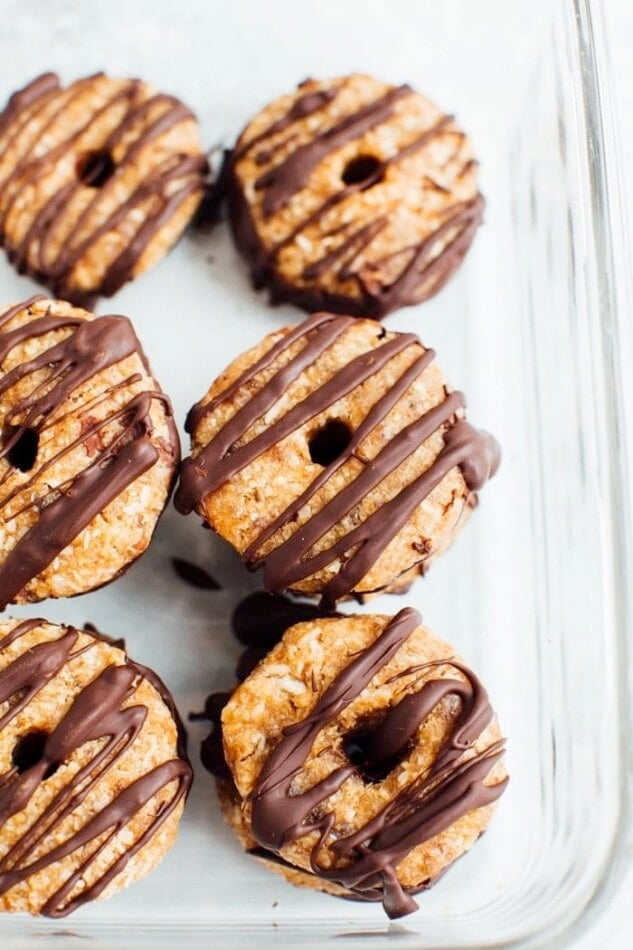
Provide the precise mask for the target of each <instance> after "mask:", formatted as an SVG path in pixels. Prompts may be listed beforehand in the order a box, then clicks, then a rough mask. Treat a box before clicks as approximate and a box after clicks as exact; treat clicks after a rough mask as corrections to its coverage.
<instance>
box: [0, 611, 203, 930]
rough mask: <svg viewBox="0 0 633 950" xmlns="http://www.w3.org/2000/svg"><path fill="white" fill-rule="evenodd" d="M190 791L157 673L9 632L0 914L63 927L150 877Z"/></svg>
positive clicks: (67, 632)
mask: <svg viewBox="0 0 633 950" xmlns="http://www.w3.org/2000/svg"><path fill="white" fill-rule="evenodd" d="M191 780H192V771H191V766H190V764H189V760H188V759H187V756H186V749H185V737H184V730H183V728H182V725H181V722H180V719H179V718H178V713H177V712H176V709H175V706H174V703H173V700H172V698H171V696H170V694H169V692H168V690H167V689H166V687H165V686H164V684H163V683H162V682H161V681H160V680H159V678H158V677H157V676H156V675H155V674H154V673H152V672H151V670H148V669H146V668H145V667H143V666H139V665H138V664H136V663H134V662H132V660H130V659H129V658H128V657H127V655H126V654H125V653H124V652H123V651H122V650H119V649H116V648H115V647H113V646H111V645H110V644H108V643H106V642H104V641H103V640H101V639H98V638H96V637H95V636H93V635H91V634H88V633H86V632H85V631H81V630H76V629H74V628H73V627H58V626H55V625H54V624H50V623H47V622H46V621H44V620H27V621H25V622H23V623H20V622H19V621H17V620H5V621H2V622H0V911H28V912H29V913H31V914H43V915H46V916H48V917H63V916H65V915H66V914H69V913H71V912H72V911H73V910H75V909H76V908H77V907H79V906H80V905H82V904H85V903H86V902H87V901H90V900H94V899H95V898H107V897H110V896H111V895H112V894H114V893H115V891H118V890H121V888H123V887H126V886H127V885H128V884H130V883H131V882H132V881H136V880H138V879H139V878H142V877H145V875H146V874H149V873H150V872H151V871H152V870H153V869H154V868H155V867H156V865H157V864H158V863H159V861H160V860H161V859H162V858H163V856H164V855H165V854H166V853H167V851H169V849H170V848H171V846H172V844H173V843H174V841H175V839H176V834H177V830H178V822H179V820H180V817H181V815H182V811H183V808H184V801H185V798H186V795H187V793H188V791H189V787H190V785H191Z"/></svg>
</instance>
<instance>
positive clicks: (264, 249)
mask: <svg viewBox="0 0 633 950" xmlns="http://www.w3.org/2000/svg"><path fill="white" fill-rule="evenodd" d="M341 88H342V85H339V86H334V87H331V88H324V89H321V90H315V91H312V92H306V93H303V94H302V95H300V96H299V97H298V98H296V99H295V100H294V102H293V104H292V105H291V106H290V108H289V110H288V111H287V112H286V113H285V114H284V115H282V116H281V117H280V118H279V119H277V120H276V121H275V122H273V123H272V124H271V125H270V126H269V127H268V128H267V129H265V130H264V131H262V132H260V133H259V134H258V135H256V136H254V137H253V138H251V139H248V140H246V141H245V142H243V141H242V140H240V142H239V143H238V145H237V147H236V149H235V151H234V153H233V155H232V158H231V160H230V162H229V168H228V172H227V185H226V190H227V195H228V199H229V207H230V212H231V224H232V228H233V233H234V236H235V240H236V243H237V246H238V248H239V249H240V250H241V251H242V253H243V254H244V255H245V256H246V257H247V258H248V259H249V260H250V262H251V265H252V272H253V279H254V282H255V285H256V286H258V287H259V286H263V285H266V286H268V287H269V288H270V290H271V292H272V295H273V299H280V300H291V301H293V302H294V303H296V304H298V305H299V306H301V307H304V308H305V309H307V310H320V309H327V310H330V311H333V312H338V313H346V314H350V313H352V314H354V315H356V316H369V317H382V316H384V315H385V314H387V313H389V312H390V311H391V310H394V309H397V308H398V307H401V306H405V305H407V304H411V303H418V302H420V301H422V300H425V299H427V298H428V297H430V296H432V295H433V294H434V293H436V292H437V291H438V290H439V289H440V287H441V286H442V285H443V284H444V283H445V282H446V281H447V280H448V278H449V277H450V276H451V274H452V273H453V272H454V271H455V270H456V269H457V267H458V266H459V264H460V263H461V261H462V259H463V257H464V255H465V253H466V251H467V250H468V248H469V247H470V244H471V243H472V240H473V237H474V235H475V232H476V230H477V228H478V226H479V224H480V223H481V220H482V215H483V208H484V199H483V197H482V196H481V195H480V194H476V195H475V196H474V197H473V198H472V199H470V200H468V201H456V202H455V203H454V204H452V205H449V206H447V207H445V208H444V209H443V210H442V211H441V212H439V214H438V216H437V221H436V223H435V226H434V228H433V230H432V231H431V232H430V233H429V234H428V235H427V236H426V237H425V238H423V239H421V240H420V241H419V242H417V243H415V244H412V245H410V246H402V243H401V242H400V243H398V241H397V238H396V239H395V246H394V250H393V252H391V253H389V254H388V255H386V256H383V257H381V258H376V259H371V260H370V261H367V262H366V263H358V261H359V259H360V258H361V257H363V258H364V257H365V256H366V255H365V252H367V250H368V249H369V248H370V245H371V244H372V242H373V241H374V240H375V238H376V237H377V236H378V235H379V234H380V233H381V232H382V231H383V230H384V229H385V228H386V227H388V226H389V225H390V223H391V217H390V214H389V213H388V212H387V213H382V212H379V214H378V215H377V217H375V218H369V219H368V218H367V217H363V218H359V217H358V216H357V215H351V216H349V215H348V223H346V224H344V225H343V226H342V227H336V228H335V229H334V230H327V225H326V224H325V218H326V216H327V215H328V213H329V212H330V211H331V210H332V209H333V208H334V207H335V206H337V205H339V204H341V203H342V202H345V201H347V200H348V199H350V198H353V196H354V195H356V194H357V193H358V192H360V191H364V190H365V189H367V188H370V187H373V186H375V185H378V184H379V183H380V182H381V181H382V180H383V179H384V178H385V175H386V173H387V171H388V169H390V168H392V167H394V166H397V165H399V164H400V163H401V162H403V161H404V160H405V159H407V158H409V157H410V156H412V155H413V154H415V153H416V152H420V151H422V150H424V149H425V148H426V147H427V146H428V145H429V144H430V143H431V142H433V141H434V140H435V139H437V138H439V137H450V136H452V137H453V138H455V139H456V141H457V147H459V146H460V145H461V143H462V141H463V139H464V135H463V133H461V132H460V131H458V130H457V129H455V128H454V126H453V117H452V116H446V115H445V116H441V117H440V118H439V119H438V120H437V121H436V122H435V123H434V124H433V125H432V126H430V127H429V128H427V129H425V130H423V131H422V132H421V133H419V134H418V135H416V136H415V137H414V138H413V139H412V140H411V141H410V142H409V143H408V144H406V145H405V146H403V147H402V148H401V149H400V150H399V151H397V152H395V153H394V154H393V155H390V156H389V157H387V158H384V159H378V158H375V157H374V156H371V158H372V159H373V162H372V169H373V170H372V171H371V172H370V174H369V175H368V177H366V178H363V180H361V181H359V182H356V181H354V182H351V183H349V184H345V183H344V186H343V187H341V188H338V190H335V191H332V193H330V194H328V195H326V197H325V198H324V200H323V201H322V202H321V204H320V205H319V206H318V207H317V208H316V209H315V210H313V211H311V212H310V213H309V214H308V215H307V216H306V217H305V218H304V219H302V220H301V221H299V223H298V224H295V225H294V226H293V227H292V228H291V230H289V231H288V233H287V234H286V235H285V236H284V237H282V238H280V239H278V240H277V241H276V243H273V244H271V245H268V246H267V245H265V243H264V241H263V239H262V238H261V237H260V235H259V233H258V228H257V225H256V224H255V220H256V211H255V208H256V207H257V201H255V202H253V203H249V200H247V198H246V197H245V195H244V191H243V187H242V184H241V179H240V176H239V174H238V170H237V169H238V166H239V164H240V162H241V161H242V160H243V159H244V158H246V157H248V156H250V155H253V157H254V160H255V163H256V164H257V165H270V163H272V162H273V161H274V159H275V156H276V154H277V152H278V151H280V150H282V149H284V150H285V151H286V154H285V157H284V158H283V159H282V160H281V161H279V162H278V163H277V164H273V165H271V167H269V168H267V169H266V170H265V171H264V172H262V174H260V175H259V177H258V178H257V179H256V181H255V193H256V194H259V195H261V200H260V202H259V210H260V211H261V216H262V218H263V220H264V222H266V221H268V220H270V219H271V218H272V217H274V216H275V215H277V214H279V213H280V212H282V211H283V209H284V208H285V207H286V206H287V205H288V204H289V203H290V202H291V201H292V199H293V197H294V196H295V195H297V194H298V193H299V192H300V191H302V190H303V189H304V188H306V187H307V185H308V182H309V179H310V176H311V175H312V172H313V171H314V170H315V168H316V167H317V166H318V165H319V163H320V162H321V161H322V160H323V159H325V158H326V157H327V156H329V155H330V154H331V153H333V152H335V151H336V150H338V149H340V148H342V147H343V146H345V145H347V144H348V143H350V142H352V141H355V140H357V139H359V138H360V137H361V136H362V135H364V134H365V133H366V132H367V131H369V130H372V129H375V128H377V127H378V126H380V125H381V124H383V123H385V122H387V121H388V120H390V119H391V118H392V117H393V115H394V106H395V104H396V103H397V102H398V101H399V100H401V99H403V98H406V97H407V96H410V95H413V94H414V93H413V90H412V89H411V88H410V87H409V86H407V85H403V86H397V87H393V88H391V89H389V90H388V91H387V92H386V93H385V94H384V95H383V96H381V97H380V98H378V99H376V100H375V101H373V102H370V103H368V104H367V105H365V106H363V107H361V108H360V109H359V110H358V111H357V112H354V113H351V114H348V115H346V116H344V118H342V119H340V120H339V121H337V122H336V123H335V124H334V125H332V126H331V127H329V128H327V129H326V130H325V131H323V132H320V133H318V132H317V133H316V134H315V136H314V138H312V139H311V140H310V141H308V142H306V143H304V144H301V145H298V146H296V147H294V148H293V147H291V146H292V143H293V141H294V139H295V138H296V137H297V135H298V133H296V132H293V131H292V129H293V126H294V125H295V123H297V122H299V121H300V120H301V119H303V118H304V117H305V116H306V115H312V114H313V113H316V112H319V111H320V110H325V108H326V107H327V105H328V104H329V103H330V102H331V101H332V100H334V99H335V98H336V96H337V94H338V92H339V90H340V89H341ZM286 130H290V131H289V135H288V136H287V137H286V138H279V136H280V133H281V132H285V131H286ZM473 165H474V162H473V161H472V159H470V160H468V162H467V163H466V165H465V166H464V168H463V169H462V170H461V173H460V176H464V175H465V174H467V173H468V172H470V171H471V170H472V167H473ZM460 176H458V177H460ZM422 186H423V189H429V190H430V191H431V192H435V193H438V192H441V193H444V194H446V193H447V191H446V189H445V188H444V187H443V186H442V185H440V184H438V183H437V182H435V181H433V180H432V179H429V178H428V176H427V177H424V178H423V180H422ZM408 187H410V185H409V186H408ZM421 200H422V201H423V200H424V198H423V195H422V197H421ZM313 225H319V228H320V232H321V233H320V235H319V238H320V239H324V238H329V239H338V242H336V241H335V246H334V247H330V248H329V249H328V250H327V252H326V253H325V254H324V255H323V256H322V257H320V258H317V259H316V260H313V261H312V262H311V263H309V264H307V265H306V266H305V267H304V269H303V272H302V274H301V281H300V282H298V283H297V282H294V283H293V282H289V281H288V280H286V279H285V278H284V275H283V272H282V270H281V269H280V267H279V265H278V258H279V255H280V253H281V251H282V250H283V249H284V248H286V247H288V246H289V245H291V244H293V243H295V242H296V241H297V239H298V238H299V237H300V235H302V234H303V233H304V232H305V231H306V230H307V229H308V228H310V227H311V226H313ZM280 227H281V230H282V232H283V227H284V226H283V225H281V226H280ZM442 245H443V246H442ZM398 260H401V261H402V266H401V268H400V271H399V273H398V274H397V276H396V277H395V278H391V279H390V281H389V282H388V283H385V282H384V281H382V279H380V272H381V269H384V268H389V271H390V272H391V271H393V266H392V262H394V261H398ZM330 272H332V273H333V274H334V275H335V277H336V279H337V281H339V282H341V283H342V284H343V285H345V284H346V282H349V281H353V282H355V284H356V290H355V292H354V293H352V292H351V291H350V292H346V288H345V287H343V288H342V290H341V293H340V294H337V293H334V292H332V290H326V289H325V288H324V286H323V285H322V283H321V278H323V277H325V276H326V275H327V274H328V273H330Z"/></svg>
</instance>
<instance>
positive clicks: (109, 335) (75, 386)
mask: <svg viewBox="0 0 633 950" xmlns="http://www.w3.org/2000/svg"><path fill="white" fill-rule="evenodd" d="M38 299H39V298H34V300H35V301H37V300H38ZM33 302H34V301H30V302H29V301H27V302H26V303H25V304H23V305H21V306H18V307H14V308H12V309H11V310H10V311H8V313H7V314H4V315H2V316H0V362H1V361H2V360H4V359H5V358H6V356H7V355H8V354H9V352H10V351H11V350H12V348H13V347H15V346H17V345H18V344H19V343H23V342H24V341H25V340H27V339H34V338H36V337H38V336H41V335H43V334H45V333H48V332H50V331H52V330H58V329H60V328H66V329H70V330H72V331H73V332H72V333H70V335H69V336H67V337H66V338H65V339H64V340H62V341H61V342H59V343H56V344H53V345H52V346H51V347H50V348H49V349H47V350H44V351H42V352H41V353H40V354H39V355H38V356H36V357H34V358H33V359H32V360H29V361H27V362H25V363H20V364H18V365H17V366H15V367H14V368H13V369H11V370H9V371H8V372H7V373H5V374H4V376H2V377H1V378H0V395H2V394H4V393H6V392H8V390H9V389H10V388H11V387H12V386H14V385H16V384H17V383H18V382H21V381H23V380H25V379H26V378H28V377H30V376H32V375H34V374H37V373H40V372H41V371H42V370H45V369H46V370H48V377H47V379H46V381H45V383H41V382H40V383H38V384H37V385H36V386H34V388H33V389H32V391H31V392H30V393H29V394H28V395H27V396H22V397H21V398H20V399H18V400H17V401H16V402H15V404H14V405H13V406H12V408H11V409H10V410H9V411H8V412H7V414H6V416H5V424H6V425H8V426H14V427H15V430H16V431H15V433H14V434H13V435H12V436H11V437H10V438H9V439H8V440H7V441H6V442H5V444H4V445H3V446H2V447H1V448H0V459H1V458H4V457H6V456H7V455H8V453H9V452H10V450H11V448H12V447H13V445H14V444H15V443H16V442H17V441H18V440H19V438H20V437H21V436H22V435H23V433H24V432H25V431H26V430H27V429H28V430H31V431H34V432H36V433H41V432H43V431H44V430H45V429H46V428H47V425H48V424H49V423H48V420H49V419H50V417H51V416H52V415H53V414H54V413H55V412H56V410H57V409H59V408H60V407H61V406H62V405H63V403H65V402H66V401H67V400H68V399H69V397H71V396H72V394H73V393H75V392H77V390H79V389H80V388H81V387H82V386H84V385H85V384H86V383H87V382H88V381H89V380H90V379H91V378H92V377H93V376H95V375H96V374H97V373H99V372H101V371H102V370H104V369H106V368H108V367H110V366H114V365H115V364H117V363H119V362H120V361H121V360H123V359H125V358H126V357H128V356H131V355H132V354H133V353H137V354H138V355H139V357H140V358H141V359H142V360H143V363H145V359H144V356H143V354H142V351H141V349H140V346H139V342H138V339H137V337H136V335H135V333H134V330H133V328H132V325H131V323H130V321H129V320H127V318H125V317H119V316H105V317H98V318H96V319H95V320H90V321H88V320H80V319H77V318H75V317H73V316H72V315H69V316H68V317H64V316H56V315H53V314H51V313H48V314H45V315H44V316H42V317H36V318H34V319H33V320H31V321H27V322H25V323H23V324H21V325H20V326H18V327H15V328H13V329H6V326H7V324H8V323H9V321H10V319H11V318H12V317H14V316H16V315H17V314H18V313H20V312H21V311H22V310H24V309H28V308H29V305H30V304H31V303H33ZM135 378H136V377H134V378H130V379H129V380H125V381H124V382H123V383H121V384H120V385H124V384H126V383H130V382H133V381H134V379H135ZM115 388H119V387H115ZM155 400H158V401H160V402H161V403H162V404H163V405H164V407H165V410H166V413H167V417H168V425H169V431H170V440H169V441H170V448H171V449H172V451H173V455H174V459H175V458H176V457H177V455H178V448H179V443H178V435H177V432H176V428H175V425H174V423H173V420H172V419H171V414H172V410H171V404H170V402H169V400H168V399H167V397H166V396H165V395H163V394H162V393H160V392H142V393H138V394H137V395H135V396H133V397H131V398H130V399H129V400H128V402H127V403H126V404H124V405H123V406H122V407H120V408H118V409H116V410H115V411H113V412H111V413H110V414H109V415H108V416H106V418H105V419H103V420H101V421H99V422H92V423H91V424H90V425H88V426H87V427H86V428H85V429H84V431H83V432H82V434H81V436H80V437H79V438H78V439H76V440H75V441H74V442H72V443H71V444H69V445H67V446H65V447H63V448H62V449H61V451H60V452H58V453H57V454H56V455H55V456H54V457H53V458H51V459H49V460H47V461H46V462H45V463H44V464H43V465H41V466H40V468H39V470H38V471H37V472H36V474H35V475H34V476H32V477H31V478H30V479H29V480H28V481H27V482H26V483H24V482H22V483H20V484H19V485H18V486H17V487H16V488H14V489H13V490H12V491H9V492H8V493H7V494H5V495H4V497H0V509H2V508H5V507H6V506H7V505H8V504H9V503H10V502H11V501H13V500H14V499H15V498H16V497H17V496H18V495H20V494H24V495H25V496H26V493H27V490H28V489H30V488H31V487H32V486H33V485H34V484H35V483H36V481H37V479H38V477H39V476H40V475H41V474H42V473H43V472H44V471H45V470H46V469H47V468H49V467H50V466H52V465H53V464H54V463H55V462H57V461H58V460H59V459H61V458H62V457H63V456H64V455H67V454H68V453H70V452H71V451H72V450H73V449H74V448H76V447H77V446H78V445H80V444H84V445H87V444H91V445H92V441H94V440H95V436H98V435H99V434H100V433H101V432H102V431H103V430H104V429H105V428H106V427H107V426H109V425H111V424H113V423H115V422H117V421H119V422H120V431H118V432H117V433H116V434H115V435H114V436H113V437H112V438H111V441H110V442H109V444H108V445H106V446H105V447H102V446H101V440H100V439H97V440H96V441H97V450H96V451H95V452H94V454H93V457H92V459H91V461H90V462H89V464H88V465H87V467H86V468H85V469H83V471H81V472H79V473H78V474H77V475H76V476H74V477H73V478H72V479H71V480H70V481H69V482H68V483H66V484H63V485H58V486H56V487H55V488H51V490H50V495H44V496H40V497H38V498H35V499H33V498H31V500H30V501H29V502H28V504H26V505H25V507H24V508H22V509H21V511H20V512H16V513H15V514H13V515H12V517H16V516H17V515H18V514H20V513H21V512H23V511H25V510H26V509H27V508H30V507H37V508H38V509H39V516H38V519H37V521H36V522H35V523H34V524H33V525H32V526H31V527H30V528H28V529H27V531H26V532H25V533H24V534H23V535H22V536H21V537H20V538H19V539H18V541H17V543H16V544H15V546H14V547H13V548H12V549H11V550H10V551H9V552H8V554H7V555H6V556H5V557H4V559H3V561H2V563H1V564H0V606H1V607H5V606H6V604H7V603H9V602H10V601H12V600H13V599H14V598H15V597H16V596H17V595H18V594H19V593H20V591H21V590H22V589H23V587H24V586H25V585H26V584H28V582H29V581H30V580H32V579H33V578H34V577H36V576H37V575H38V574H40V573H41V571H43V570H44V569H45V568H46V567H47V566H48V565H49V564H50V563H51V562H52V561H53V560H54V559H55V558H56V557H57V555H58V554H59V553H60V552H61V551H62V550H63V549H64V548H65V547H67V545H68V544H70V543H71V542H72V541H73V540H74V539H75V538H76V537H77V535H78V534H79V533H80V532H81V531H83V529H84V528H85V527H86V526H87V525H88V524H89V523H90V522H91V521H92V519H93V518H94V517H95V516H96V515H98V514H99V513H100V512H101V511H103V510H104V508H106V507H107V505H108V504H110V502H112V501H113V500H114V499H115V498H116V497H117V496H118V495H119V494H121V492H123V491H124V490H125V489H126V488H127V487H128V485H130V484H132V482H133V481H135V479H137V478H138V477H139V476H140V475H142V474H143V473H144V472H146V471H148V469H150V468H151V467H152V466H153V465H155V464H156V462H157V461H158V459H159V453H158V450H157V449H156V448H155V447H154V445H153V444H152V441H151V435H152V422H151V418H150V412H151V407H152V402H153V401H155ZM91 440H92V441H91ZM91 451H92V449H91ZM13 471H14V469H13V468H12V467H9V468H8V469H7V470H6V471H5V473H4V475H3V476H2V478H1V479H0V488H1V487H2V485H3V484H4V483H5V482H6V480H7V479H8V478H9V477H10V475H11V474H12V473H13Z"/></svg>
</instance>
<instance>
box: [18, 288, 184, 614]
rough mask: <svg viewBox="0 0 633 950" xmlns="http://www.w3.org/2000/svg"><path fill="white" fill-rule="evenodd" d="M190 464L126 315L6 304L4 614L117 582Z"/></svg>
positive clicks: (59, 304) (39, 301)
mask: <svg viewBox="0 0 633 950" xmlns="http://www.w3.org/2000/svg"><path fill="white" fill-rule="evenodd" d="M179 458H180V445H179V440H178V434H177V431H176V427H175V425H174V421H173V418H172V408H171V403H170V401H169V399H168V397H167V396H166V395H165V394H164V393H163V392H161V390H160V387H159V385H158V383H157V382H156V380H155V379H154V378H153V377H152V375H151V372H150V370H149V367H148V365H147V361H146V359H145V356H144V354H143V350H142V348H141V345H140V343H139V341H138V339H137V337H136V335H135V333H134V329H133V327H132V324H131V323H130V321H129V320H128V319H127V318H126V317H122V316H102V317H94V316H93V315H92V314H90V313H88V312H87V311H85V310H80V309H78V308H76V307H72V306H71V305H70V304H68V303H65V302H63V301H53V300H48V299H47V298H45V297H34V298H32V299H31V300H27V301H25V302H24V303H20V304H17V305H15V306H13V307H11V308H9V309H8V310H5V309H4V308H0V552H1V555H0V607H4V606H6V605H7V604H8V603H24V602H28V601H37V600H42V599H43V598H45V597H69V596H71V595H74V594H79V593H83V592H84V591H88V590H92V589H94V588H96V587H100V586H101V585H103V584H106V583H107V582H108V581H111V580H113V579H114V578H115V577H117V576H118V575H119V574H121V573H122V572H123V571H124V570H125V568H126V567H127V566H128V565H129V564H131V562H132V561H134V560H135V559H136V558H137V557H139V556H140V555H141V554H142V553H143V551H144V550H145V549H146V547H147V546H148V544H149V542H150V540H151V537H152V534H153V531H154V528H155V526H156V522H157V520H158V518H159V516H160V514H161V512H162V511H163V509H164V507H165V504H166V503H167V500H168V498H169V493H170V491H171V486H172V484H173V479H174V475H175V471H176V466H177V464H178V461H179Z"/></svg>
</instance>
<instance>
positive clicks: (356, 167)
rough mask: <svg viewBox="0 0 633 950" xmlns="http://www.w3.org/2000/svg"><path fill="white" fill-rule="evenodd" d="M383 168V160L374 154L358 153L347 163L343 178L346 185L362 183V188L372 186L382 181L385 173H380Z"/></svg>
mask: <svg viewBox="0 0 633 950" xmlns="http://www.w3.org/2000/svg"><path fill="white" fill-rule="evenodd" d="M380 169H382V162H381V161H380V159H378V158H374V156H373V155H357V156H356V158H353V159H352V160H351V161H349V162H348V163H347V165H346V166H345V168H344V169H343V174H342V175H341V178H342V179H343V182H344V184H346V185H360V186H361V190H363V189H364V188H371V187H372V185H377V184H378V182H379V181H382V179H383V174H382V172H381V174H378V171H379V170H380Z"/></svg>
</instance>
